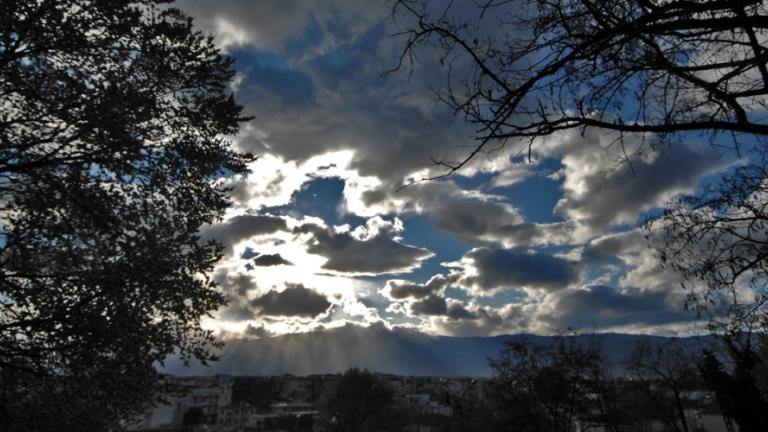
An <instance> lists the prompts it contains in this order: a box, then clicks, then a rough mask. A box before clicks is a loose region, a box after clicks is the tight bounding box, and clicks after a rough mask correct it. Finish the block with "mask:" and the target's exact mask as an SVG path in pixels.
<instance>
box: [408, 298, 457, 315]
mask: <svg viewBox="0 0 768 432" xmlns="http://www.w3.org/2000/svg"><path fill="white" fill-rule="evenodd" d="M411 313H412V314H414V315H445V314H446V313H448V305H447V304H446V303H445V299H444V298H442V297H440V296H436V295H431V296H429V297H427V298H425V299H424V300H419V301H417V302H414V303H413V304H411Z"/></svg>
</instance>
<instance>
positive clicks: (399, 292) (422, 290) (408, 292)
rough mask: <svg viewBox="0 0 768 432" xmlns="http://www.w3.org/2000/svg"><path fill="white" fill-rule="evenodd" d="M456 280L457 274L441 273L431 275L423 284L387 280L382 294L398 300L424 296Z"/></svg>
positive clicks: (439, 290) (438, 290)
mask: <svg viewBox="0 0 768 432" xmlns="http://www.w3.org/2000/svg"><path fill="white" fill-rule="evenodd" d="M457 280H458V275H448V276H446V275H442V274H437V275H434V276H432V277H431V278H430V279H429V280H428V281H427V283H425V284H418V283H414V282H409V281H404V280H388V281H387V286H386V288H385V289H384V292H383V294H385V295H387V296H388V297H389V298H391V299H398V300H399V299H404V298H408V297H413V298H424V297H427V296H429V295H430V294H436V293H439V292H441V291H442V290H444V289H445V288H446V287H448V286H449V285H450V284H452V283H455V282H456V281H457Z"/></svg>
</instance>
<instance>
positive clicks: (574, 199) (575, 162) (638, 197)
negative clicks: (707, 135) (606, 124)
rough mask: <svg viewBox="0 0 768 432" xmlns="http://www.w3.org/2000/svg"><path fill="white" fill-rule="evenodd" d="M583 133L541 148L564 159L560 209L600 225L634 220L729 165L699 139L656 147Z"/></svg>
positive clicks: (606, 133) (564, 135)
mask: <svg viewBox="0 0 768 432" xmlns="http://www.w3.org/2000/svg"><path fill="white" fill-rule="evenodd" d="M581 132H582V131H581V130H572V131H567V132H563V133H561V134H559V135H556V136H555V137H553V138H551V139H548V140H545V142H544V143H542V145H540V146H539V147H538V150H537V151H538V153H539V155H540V156H541V157H560V158H562V159H561V163H562V165H563V167H564V168H563V171H562V174H563V175H564V177H565V178H564V181H563V192H564V193H563V197H562V198H561V199H560V200H559V202H558V203H557V206H556V211H557V212H558V213H559V214H561V215H563V216H565V217H567V218H568V219H571V220H574V221H576V222H579V223H581V224H584V225H586V226H588V227H590V228H592V229H594V230H602V229H605V228H608V227H611V226H615V225H619V224H631V223H634V222H636V220H637V218H638V217H639V216H640V215H641V214H642V213H643V212H645V211H648V210H651V209H653V208H658V207H660V206H662V205H663V204H664V202H665V201H667V200H668V199H669V197H670V196H673V195H676V194H681V193H686V192H689V191H691V190H693V188H695V187H696V185H697V184H698V183H699V179H700V178H701V177H702V176H704V175H707V174H709V173H712V172H713V171H716V170H718V169H721V168H723V167H725V166H726V165H727V161H726V160H725V159H724V158H723V157H722V155H721V154H719V153H718V152H717V151H716V150H714V149H713V148H712V147H711V146H701V145H699V143H696V144H690V145H689V144H684V143H679V144H677V145H674V146H670V147H664V148H660V149H655V148H650V147H649V145H648V144H647V143H646V142H645V141H644V140H643V139H642V137H641V136H639V135H635V136H632V135H630V136H625V141H624V143H623V144H620V143H618V142H616V138H617V135H616V134H615V133H613V132H610V131H602V130H595V129H587V130H586V131H585V132H584V133H583V134H582V133H581ZM627 155H630V158H629V160H627Z"/></svg>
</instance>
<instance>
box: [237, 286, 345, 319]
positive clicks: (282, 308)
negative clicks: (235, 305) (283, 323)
mask: <svg viewBox="0 0 768 432" xmlns="http://www.w3.org/2000/svg"><path fill="white" fill-rule="evenodd" d="M250 304H251V306H252V307H254V308H256V309H258V311H259V312H260V313H261V314H262V315H267V316H284V317H301V318H314V317H316V316H318V315H320V314H323V313H325V312H327V311H328V309H329V308H330V307H331V302H329V301H328V299H327V298H326V297H325V296H323V295H322V294H319V293H316V292H315V291H313V290H311V289H307V288H305V287H304V286H303V285H301V284H286V288H285V289H284V290H283V291H274V290H273V291H269V292H267V293H265V294H263V295H261V296H260V297H257V298H255V299H253V300H251V303H250Z"/></svg>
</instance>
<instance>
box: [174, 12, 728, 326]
mask: <svg viewBox="0 0 768 432" xmlns="http://www.w3.org/2000/svg"><path fill="white" fill-rule="evenodd" d="M177 7H179V8H181V9H182V10H184V11H186V12H188V13H189V14H190V15H191V16H193V17H194V18H195V23H196V25H197V26H198V27H200V28H202V29H205V30H206V31H209V32H211V33H212V34H213V35H214V37H215V41H216V43H217V44H218V45H219V46H220V47H221V48H222V49H223V50H224V52H225V53H226V54H227V55H229V56H231V57H233V58H234V59H235V63H234V68H235V69H236V71H237V74H236V77H235V80H234V82H233V83H232V89H233V91H234V93H235V97H236V99H237V100H238V102H239V103H241V104H243V105H244V106H245V113H246V114H248V115H251V116H253V117H254V118H253V120H251V121H250V122H248V123H247V124H245V125H244V126H243V128H242V131H241V133H240V134H239V135H238V136H237V137H235V138H234V140H233V142H234V145H235V147H236V148H237V149H238V150H240V151H247V152H251V153H253V154H255V155H257V156H259V158H258V160H257V161H256V162H254V163H253V164H252V166H251V167H250V173H248V174H243V175H236V176H230V177H227V178H224V179H221V180H220V181H221V182H223V183H224V184H226V185H227V186H229V187H231V188H232V206H231V208H230V209H229V210H228V211H227V213H226V215H225V217H224V219H223V220H222V221H220V222H219V223H216V224H214V225H210V226H204V227H203V228H202V230H201V234H202V237H203V238H215V239H218V240H220V241H222V242H223V244H224V245H225V256H224V258H223V259H222V260H221V261H220V262H219V264H218V265H217V267H216V270H215V271H214V279H215V280H216V282H218V284H219V285H220V289H222V290H223V292H224V293H225V295H226V297H227V299H228V300H229V304H228V305H227V306H226V307H224V308H222V309H220V310H218V311H216V312H215V313H213V314H212V317H211V318H209V319H206V321H205V323H204V325H205V326H207V327H208V328H212V329H215V330H216V331H217V332H219V333H220V334H221V335H223V336H225V337H233V338H234V337H238V338H240V337H245V338H259V337H262V338H263V337H267V336H272V335H279V334H285V333H296V332H306V331H312V330H322V329H327V328H333V327H339V326H344V325H345V324H354V325H361V326H369V325H372V324H376V325H378V326H383V327H385V328H389V329H391V328H395V327H402V328H409V329H413V330H416V331H420V332H424V333H427V334H434V335H454V336H491V335H499V334H512V333H521V332H527V333H536V334H552V333H559V332H563V331H572V330H576V331H600V332H609V331H610V332H628V333H650V334H663V335H669V334H685V333H689V332H691V331H693V329H694V328H695V325H696V324H695V323H694V322H693V321H692V316H691V315H690V314H688V313H686V312H685V311H684V308H683V303H684V300H685V295H686V292H685V291H683V290H682V289H681V288H680V278H679V276H678V275H675V274H673V273H671V272H670V271H669V270H667V269H664V268H661V267H660V266H659V265H658V263H657V260H656V258H655V256H654V252H653V250H651V249H649V248H648V241H647V240H646V234H647V232H646V231H645V230H644V228H643V222H644V221H645V220H647V219H648V218H649V217H652V216H653V215H655V214H658V212H659V209H660V208H662V207H663V205H664V203H666V202H668V201H669V200H670V199H673V198H674V197H676V196H680V195H681V194H685V193H690V192H692V191H694V190H695V189H696V188H697V187H698V186H699V185H700V184H701V183H702V182H704V181H707V179H708V178H712V176H713V175H716V174H717V173H718V172H721V171H723V170H725V169H727V168H728V167H731V166H733V164H734V161H733V160H732V159H730V158H729V156H728V155H725V154H722V153H719V152H718V151H717V150H716V149H715V148H713V147H712V146H710V145H709V144H708V142H707V141H706V138H705V137H691V138H690V139H686V140H683V142H680V143H676V144H675V145H673V146H670V147H664V148H661V149H656V150H647V151H645V152H643V153H642V154H641V155H639V156H637V157H636V158H635V159H634V160H633V161H632V164H631V165H630V164H627V163H626V162H623V161H622V160H623V158H624V152H623V151H622V149H620V148H617V146H616V145H611V144H612V143H613V137H611V136H610V135H608V134H607V133H605V132H601V131H597V130H587V131H586V132H585V133H583V134H582V133H581V131H563V132H562V133H559V134H555V135H552V136H550V137H548V138H547V139H541V140H538V141H537V142H535V144H534V146H533V148H532V155H531V156H532V157H531V159H530V160H528V158H527V151H528V148H527V145H526V144H518V145H516V144H515V143H508V144H507V145H506V146H504V147H503V148H497V149H494V150H493V151H490V152H488V153H486V154H482V155H480V156H479V157H478V158H476V159H475V160H473V161H472V163H470V164H469V165H468V166H467V167H465V168H464V169H462V170H461V171H460V172H458V173H457V174H454V175H451V176H448V177H446V178H441V179H439V180H433V181H419V180H421V179H424V178H429V177H432V176H435V175H439V174H442V173H444V169H443V168H441V167H439V166H435V165H434V164H433V163H432V162H431V158H434V159H445V160H459V159H460V158H462V157H463V156H465V155H466V154H467V153H468V151H469V150H470V149H471V146H473V145H474V140H473V130H472V128H471V127H470V126H468V125H466V124H465V123H464V122H463V121H462V119H461V118H460V117H458V118H457V117H454V116H453V115H452V113H451V112H450V111H449V110H448V109H447V107H445V106H444V105H443V104H441V103H440V102H439V101H437V100H436V98H435V96H434V93H433V91H432V89H434V88H438V87H440V86H441V85H442V84H443V83H444V78H445V76H444V71H443V70H442V69H441V68H440V65H439V63H438V62H437V59H436V58H431V56H430V54H429V53H428V52H425V53H424V54H423V56H422V57H421V58H420V59H419V62H417V63H416V64H415V65H414V67H413V69H410V68H409V69H405V70H401V71H399V72H397V73H392V74H384V73H385V72H386V71H387V70H390V69H391V68H393V67H394V66H395V65H396V64H397V58H398V55H399V54H400V50H401V49H402V43H403V40H402V39H401V38H398V37H395V36H393V34H394V33H396V32H397V29H396V28H395V27H394V25H393V22H392V20H391V17H390V10H389V9H388V8H387V6H386V4H385V3H384V2H383V1H380V0H361V1H341V0H339V1H331V0H303V1H300V0H260V1H250V0H220V1H216V2H211V1H205V0H183V1H181V2H179V3H177ZM635 144H636V145H640V144H639V143H635ZM627 145H628V146H630V147H631V146H632V145H633V142H632V141H631V140H630V141H629V142H628V143H627ZM630 150H632V149H631V148H630ZM630 153H631V151H630ZM406 185H407V186H406ZM403 186H406V187H403Z"/></svg>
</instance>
